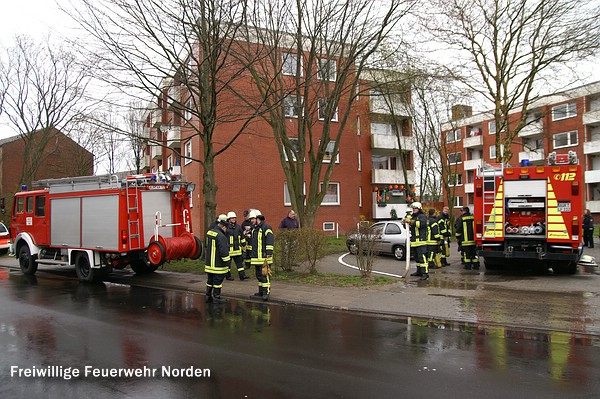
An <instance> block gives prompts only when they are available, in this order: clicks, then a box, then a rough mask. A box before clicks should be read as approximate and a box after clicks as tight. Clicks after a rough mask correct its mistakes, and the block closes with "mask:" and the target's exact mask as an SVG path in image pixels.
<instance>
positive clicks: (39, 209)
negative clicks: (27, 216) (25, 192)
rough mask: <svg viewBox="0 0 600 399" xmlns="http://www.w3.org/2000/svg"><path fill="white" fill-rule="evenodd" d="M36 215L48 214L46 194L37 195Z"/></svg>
mask: <svg viewBox="0 0 600 399" xmlns="http://www.w3.org/2000/svg"><path fill="white" fill-rule="evenodd" d="M35 216H46V196H45V195H38V196H37V197H35Z"/></svg>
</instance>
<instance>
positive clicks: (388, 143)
mask: <svg viewBox="0 0 600 399" xmlns="http://www.w3.org/2000/svg"><path fill="white" fill-rule="evenodd" d="M400 145H401V146H402V150H403V151H414V150H415V138H414V137H412V136H400ZM371 148H380V149H386V150H397V149H398V137H397V136H394V135H389V134H372V135H371Z"/></svg>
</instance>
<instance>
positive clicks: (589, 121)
mask: <svg viewBox="0 0 600 399" xmlns="http://www.w3.org/2000/svg"><path fill="white" fill-rule="evenodd" d="M583 124H584V125H600V109H597V110H594V111H589V112H584V113H583Z"/></svg>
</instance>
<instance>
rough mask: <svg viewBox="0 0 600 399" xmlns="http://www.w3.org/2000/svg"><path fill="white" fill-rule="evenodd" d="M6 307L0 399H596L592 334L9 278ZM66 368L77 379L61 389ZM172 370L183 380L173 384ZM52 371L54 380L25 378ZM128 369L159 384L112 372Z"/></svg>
mask: <svg viewBox="0 0 600 399" xmlns="http://www.w3.org/2000/svg"><path fill="white" fill-rule="evenodd" d="M0 303H1V304H2V306H1V307H0V348H1V349H0V353H2V358H1V360H0V397H3V398H32V397H48V398H71V397H73V398H75V397H76V398H81V397H94V398H104V397H115V396H116V397H131V398H135V397H144V398H192V397H193V398H366V397H368V398H392V397H409V398H411V397H431V398H436V397H465V398H468V397H486V398H508V397H510V398H528V399H531V398H565V397H569V398H593V397H597V396H598V392H600V369H599V365H600V362H599V360H600V343H599V342H598V341H597V338H594V337H590V336H576V335H570V334H565V333H539V332H531V333H527V332H523V331H517V330H515V331H512V330H511V329H510V328H506V327H486V328H485V329H477V328H476V327H473V326H467V325H464V326H458V327H456V328H455V329H453V328H450V327H451V326H449V325H444V324H438V323H434V322H431V321H427V320H420V319H416V318H376V317H368V316H363V315H356V314H352V313H349V312H335V311H325V310H317V309H306V308H302V307H297V306H283V305H275V304H269V305H267V304H264V303H254V302H250V301H237V300H229V301H228V303H226V304H224V305H206V304H205V303H204V297H203V296H202V295H198V294H192V293H185V292H180V291H169V290H157V289H151V288H139V287H137V288H136V287H131V286H128V285H120V284H114V283H102V284H97V285H87V284H80V283H79V282H78V281H76V280H75V279H74V278H66V277H64V276H54V275H51V274H40V275H38V276H37V277H32V276H24V275H22V274H21V273H20V272H16V271H15V272H9V271H8V270H6V269H2V270H0ZM68 368H70V369H69V371H68V372H71V373H72V372H73V371H74V370H77V371H79V373H80V375H79V376H78V377H73V378H71V379H66V377H65V373H68V372H67V371H66V370H67V369H68ZM36 369H37V370H36ZM174 369H179V370H181V369H183V371H179V373H180V374H183V375H179V376H173V370H174ZM44 370H45V372H49V373H54V375H55V377H52V378H48V377H28V376H26V375H27V373H28V372H29V373H39V372H42V371H44ZM127 370H130V371H131V372H139V373H147V374H148V375H151V376H145V375H144V374H142V375H141V376H138V377H125V376H119V375H112V376H111V375H110V373H113V374H118V373H125V372H127ZM169 370H170V371H171V376H170V377H169V376H168V371H169ZM189 372H196V373H199V374H202V376H195V377H189V376H186V375H185V373H189ZM11 373H12V376H11ZM19 373H21V376H19ZM86 373H87V374H88V375H87V376H85V374H86ZM95 373H97V374H95ZM106 373H108V375H106V376H103V374H106Z"/></svg>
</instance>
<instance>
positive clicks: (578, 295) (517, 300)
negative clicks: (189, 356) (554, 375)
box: [0, 245, 600, 337]
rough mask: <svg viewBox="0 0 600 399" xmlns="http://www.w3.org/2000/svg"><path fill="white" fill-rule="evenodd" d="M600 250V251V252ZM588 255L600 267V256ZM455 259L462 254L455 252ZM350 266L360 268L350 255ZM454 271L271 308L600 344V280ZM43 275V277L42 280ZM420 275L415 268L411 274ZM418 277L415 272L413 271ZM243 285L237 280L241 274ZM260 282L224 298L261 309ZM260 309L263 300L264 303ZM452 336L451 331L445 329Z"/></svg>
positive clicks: (119, 279) (168, 275) (334, 268)
mask: <svg viewBox="0 0 600 399" xmlns="http://www.w3.org/2000/svg"><path fill="white" fill-rule="evenodd" d="M599 246H600V245H599ZM599 246H597V248H595V249H593V250H589V251H586V252H585V253H586V254H589V255H592V256H596V257H597V259H600V248H598V247H599ZM452 250H453V251H456V248H452ZM340 256H343V254H338V255H331V256H327V257H326V258H324V259H323V260H322V261H321V263H320V264H319V265H318V266H317V269H318V271H319V272H320V273H335V274H349V275H359V272H358V271H357V270H354V269H351V268H348V267H346V266H343V265H342V264H341V263H340V261H339V259H338V258H339V257H340ZM342 261H343V262H345V263H347V264H350V265H353V264H354V261H355V258H354V256H353V255H350V254H347V255H345V256H343V259H342ZM450 262H451V263H452V266H450V267H445V268H443V269H437V270H433V271H431V272H430V278H429V280H428V281H419V279H418V277H408V278H407V279H406V280H404V279H401V278H397V279H396V282H394V283H391V284H388V285H383V286H370V287H366V288H355V287H348V288H341V287H321V286H316V285H307V284H297V283H289V282H280V281H277V280H276V279H275V280H274V281H272V288H271V297H270V300H269V302H270V303H277V304H285V305H303V306H311V307H318V308H327V309H334V310H349V311H354V312H365V313H369V314H373V315H376V316H378V317H400V318H407V317H418V318H421V319H425V320H426V321H427V322H429V323H431V324H434V325H436V326H438V328H441V327H440V326H442V327H444V325H445V326H449V327H452V326H456V324H461V325H462V324H464V325H466V327H465V326H463V327H460V328H480V326H488V327H490V326H491V327H494V326H503V327H509V328H518V329H527V330H532V331H534V332H535V331H542V332H543V331H559V332H565V333H576V334H585V335H593V336H599V337H600V275H599V274H597V273H598V270H593V271H592V272H589V271H583V270H580V271H579V273H578V274H576V275H543V274H542V275H539V274H538V275H535V274H527V273H521V274H519V273H514V272H512V273H503V272H486V271H485V268H484V267H483V266H482V270H481V271H471V270H463V269H462V268H461V267H460V262H459V258H458V255H457V254H456V253H454V252H453V254H452V255H451V257H450ZM0 264H2V265H6V266H11V267H15V266H17V262H16V260H15V259H14V258H6V257H2V258H0ZM404 268H405V263H404V262H398V261H396V260H395V259H393V258H391V257H380V258H378V260H377V262H376V264H375V266H374V270H379V271H383V272H386V273H391V274H395V273H397V274H402V271H403V270H404ZM43 269H44V268H43V267H40V269H39V271H38V273H43ZM411 269H412V270H414V263H413V266H412V268H411ZM412 270H411V271H412ZM234 275H235V276H236V277H237V274H234ZM108 281H110V282H114V283H121V284H128V285H135V286H144V287H151V288H168V289H175V290H182V291H187V292H193V293H199V294H203V293H204V291H205V283H206V276H205V275H195V274H183V273H173V272H165V271H161V270H158V271H157V272H156V273H152V274H148V275H139V276H138V275H135V274H133V273H132V272H129V271H118V272H115V273H112V274H111V276H110V278H109V280H108ZM256 291H257V283H256V280H255V279H254V277H252V279H251V280H247V281H239V280H237V278H236V280H235V281H225V284H224V286H223V293H222V295H223V297H225V298H235V299H241V300H246V301H257V299H256V298H251V295H252V294H253V293H254V292H256ZM258 301H259V300H258ZM445 328H447V327H445Z"/></svg>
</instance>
